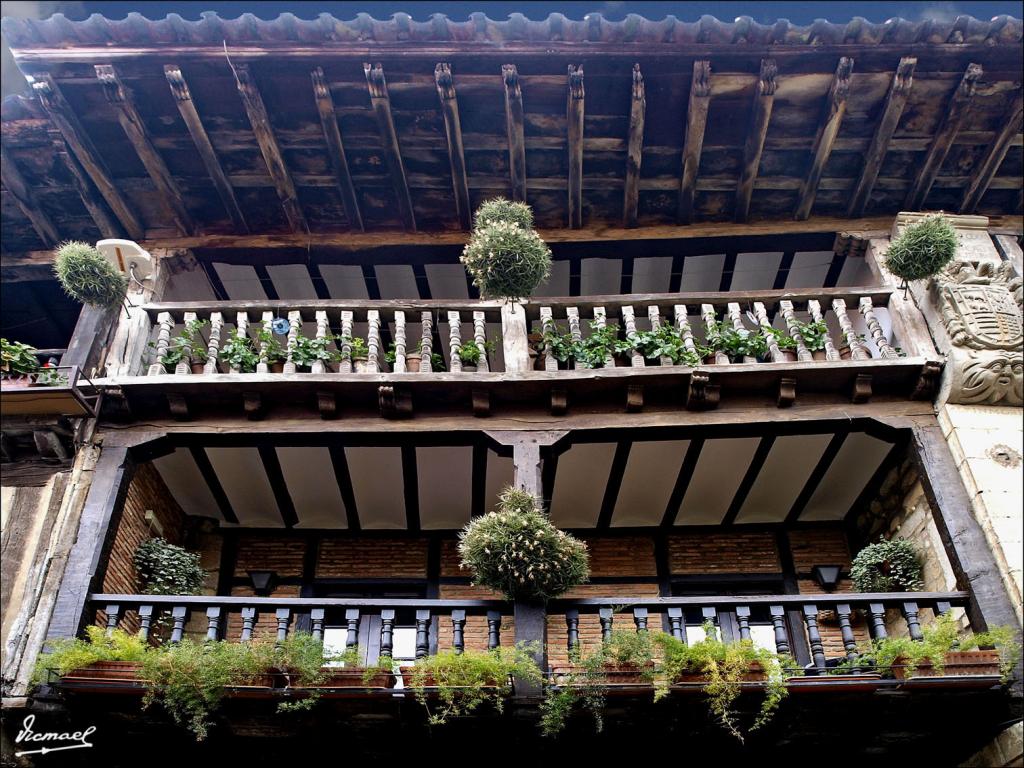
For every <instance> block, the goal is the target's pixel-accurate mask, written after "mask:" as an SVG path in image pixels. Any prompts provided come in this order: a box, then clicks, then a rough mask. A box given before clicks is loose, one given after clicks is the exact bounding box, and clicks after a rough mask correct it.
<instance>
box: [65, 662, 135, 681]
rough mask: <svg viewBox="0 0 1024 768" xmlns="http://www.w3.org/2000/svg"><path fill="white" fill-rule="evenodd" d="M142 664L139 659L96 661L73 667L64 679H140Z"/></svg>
mask: <svg viewBox="0 0 1024 768" xmlns="http://www.w3.org/2000/svg"><path fill="white" fill-rule="evenodd" d="M141 671H142V665H141V664H139V663H138V662H137V661H94V662H93V663H92V664H90V665H89V666H87V667H80V668H79V669H72V670H71V671H70V672H68V673H67V674H66V675H64V676H63V677H62V678H61V679H62V680H133V681H134V680H138V679H139V673H140V672H141Z"/></svg>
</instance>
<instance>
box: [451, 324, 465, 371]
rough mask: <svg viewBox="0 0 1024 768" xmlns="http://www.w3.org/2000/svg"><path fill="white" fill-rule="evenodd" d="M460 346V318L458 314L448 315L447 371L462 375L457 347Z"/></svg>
mask: <svg viewBox="0 0 1024 768" xmlns="http://www.w3.org/2000/svg"><path fill="white" fill-rule="evenodd" d="M461 346H462V317H461V316H460V315H459V313H458V312H454V311H452V312H449V313H448V354H449V356H450V357H451V362H450V363H449V364H448V370H450V371H451V372H452V373H462V360H461V358H459V347H461Z"/></svg>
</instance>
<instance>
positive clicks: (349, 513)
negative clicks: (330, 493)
mask: <svg viewBox="0 0 1024 768" xmlns="http://www.w3.org/2000/svg"><path fill="white" fill-rule="evenodd" d="M327 450H328V452H329V453H330V454H331V466H332V467H333V468H334V478H335V481H336V482H337V483H338V492H339V493H340V494H341V501H342V503H343V504H344V505H345V519H346V521H347V524H348V529H349V530H350V531H358V530H359V529H360V528H361V526H360V524H359V508H358V507H357V506H356V493H355V490H354V488H353V487H352V476H351V474H349V470H348V459H347V458H346V457H345V449H344V448H343V447H342V446H340V445H331V446H328V448H327Z"/></svg>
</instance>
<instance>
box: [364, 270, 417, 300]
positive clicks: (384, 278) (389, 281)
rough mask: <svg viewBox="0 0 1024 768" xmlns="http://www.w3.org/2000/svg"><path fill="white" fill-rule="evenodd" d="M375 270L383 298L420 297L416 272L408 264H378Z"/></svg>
mask: <svg viewBox="0 0 1024 768" xmlns="http://www.w3.org/2000/svg"><path fill="white" fill-rule="evenodd" d="M373 269H374V271H375V272H376V274H377V288H378V289H379V290H380V297H381V299H385V300H386V299H418V298H419V297H420V292H419V289H418V288H417V287H416V274H415V273H414V272H413V271H412V267H410V266H409V265H407V264H378V265H377V266H375V267H374V268H373Z"/></svg>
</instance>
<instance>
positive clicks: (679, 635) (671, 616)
mask: <svg viewBox="0 0 1024 768" xmlns="http://www.w3.org/2000/svg"><path fill="white" fill-rule="evenodd" d="M668 624H669V627H670V628H671V632H672V637H674V638H675V639H676V640H679V641H681V642H684V643H685V642H686V623H685V622H684V621H683V609H682V608H679V607H674V608H669V609H668Z"/></svg>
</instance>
